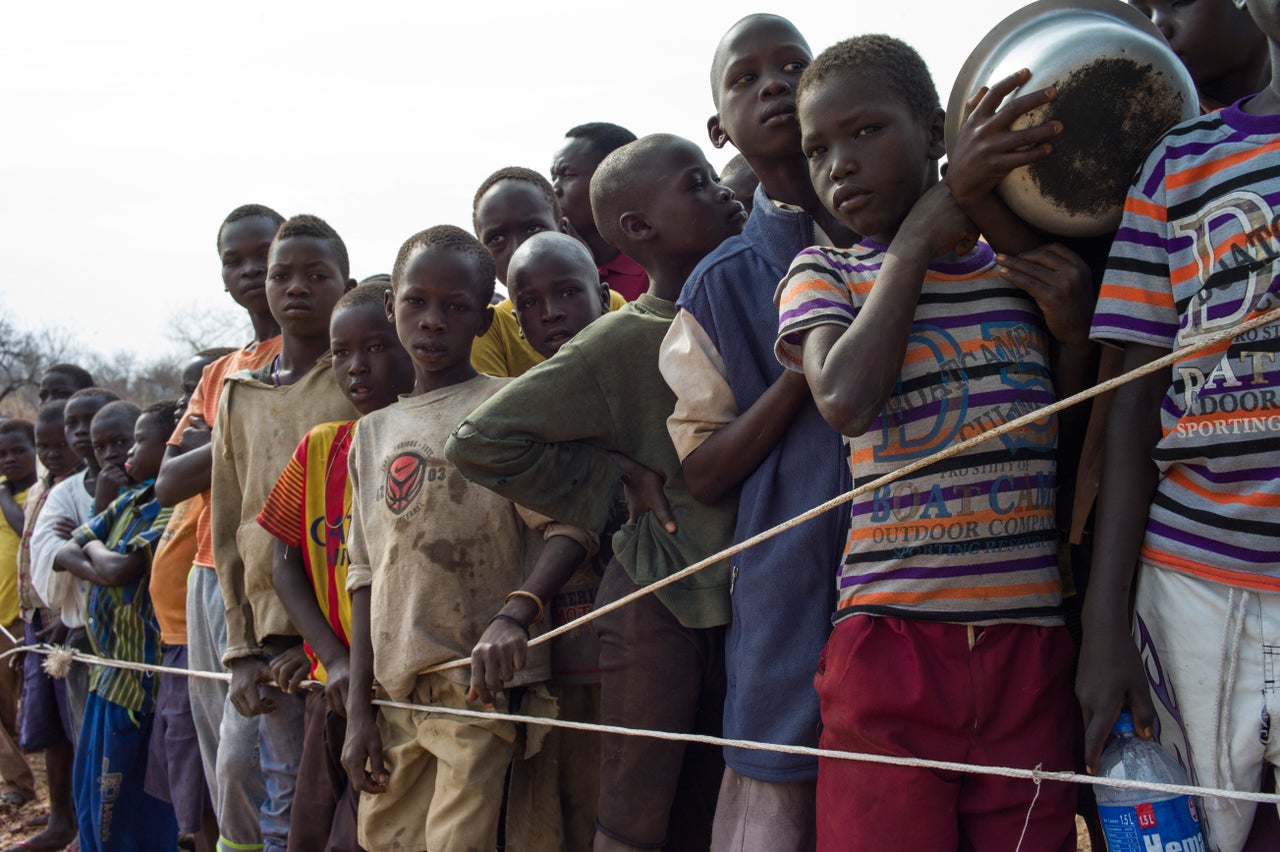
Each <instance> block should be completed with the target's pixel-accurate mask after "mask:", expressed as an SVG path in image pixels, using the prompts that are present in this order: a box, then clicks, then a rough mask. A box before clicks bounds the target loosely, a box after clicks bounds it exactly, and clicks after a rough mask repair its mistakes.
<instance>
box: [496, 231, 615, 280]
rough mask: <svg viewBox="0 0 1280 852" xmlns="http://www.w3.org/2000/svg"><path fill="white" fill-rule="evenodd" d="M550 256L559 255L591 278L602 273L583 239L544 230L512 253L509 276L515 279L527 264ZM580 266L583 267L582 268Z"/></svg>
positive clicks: (558, 256)
mask: <svg viewBox="0 0 1280 852" xmlns="http://www.w3.org/2000/svg"><path fill="white" fill-rule="evenodd" d="M549 257H557V258H560V259H562V260H564V261H565V262H566V263H568V264H571V265H572V266H573V268H574V269H575V270H576V271H581V273H582V274H583V275H584V276H585V277H587V278H588V279H589V280H594V279H597V278H598V277H599V274H600V273H599V272H598V271H597V269H596V262H595V260H594V259H593V258H592V257H591V251H590V249H588V248H587V247H586V246H585V245H583V244H582V241H581V240H576V239H574V238H573V237H570V236H568V235H567V234H562V233H560V232H559V231H542V232H541V233H537V234H534V235H533V236H532V237H530V238H529V239H527V240H525V241H524V242H523V243H521V245H520V247H519V248H518V249H516V251H515V254H513V255H511V265H510V267H508V269H507V276H508V278H510V279H511V280H512V281H514V280H515V279H516V277H517V276H518V275H519V274H520V271H521V270H522V269H523V268H524V267H525V266H527V265H529V264H533V263H538V262H539V261H541V260H544V259H546V258H549ZM579 267H581V269H580V270H579V269H578V268H579Z"/></svg>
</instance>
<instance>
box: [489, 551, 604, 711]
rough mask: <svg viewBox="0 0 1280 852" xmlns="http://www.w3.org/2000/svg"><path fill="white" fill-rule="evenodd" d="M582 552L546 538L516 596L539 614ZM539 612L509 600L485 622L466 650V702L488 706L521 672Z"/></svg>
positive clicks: (580, 557)
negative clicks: (468, 661)
mask: <svg viewBox="0 0 1280 852" xmlns="http://www.w3.org/2000/svg"><path fill="white" fill-rule="evenodd" d="M586 555H587V551H586V548H584V547H583V546H582V544H581V543H579V542H577V541H575V540H574V539H572V538H569V537H568V536H563V535H553V536H551V537H550V538H548V539H547V541H546V544H545V545H544V546H543V548H542V553H541V554H539V556H538V561H537V563H536V564H535V565H534V566H533V570H532V571H530V572H529V577H528V579H527V580H525V582H524V585H522V586H521V587H520V590H521V591H524V592H528V593H529V594H531V595H534V596H536V597H537V599H538V600H539V601H541V602H542V604H543V606H542V608H541V609H542V610H544V611H545V609H546V606H547V604H549V603H550V602H551V599H552V598H553V597H555V595H556V592H558V591H560V587H561V586H563V585H564V584H565V581H566V580H568V579H569V578H570V577H571V576H573V572H574V570H575V569H576V568H577V567H578V566H579V565H581V564H582V560H583V559H585V558H586ZM544 614H545V612H539V607H538V605H537V604H536V603H535V602H534V601H533V600H532V599H531V598H529V597H527V596H526V595H518V596H515V597H512V598H511V600H509V601H507V602H506V603H505V604H503V606H502V609H500V610H498V613H497V614H496V615H495V616H494V617H493V618H492V619H491V620H490V621H489V626H488V628H486V629H485V631H484V634H483V635H482V636H481V637H480V641H479V642H477V643H476V647H475V648H474V649H473V650H472V651H471V689H470V691H469V692H468V693H467V697H468V698H470V699H471V700H472V701H475V700H477V699H479V700H480V701H483V702H484V703H485V704H489V705H492V704H493V693H495V692H498V691H499V690H501V689H502V684H503V683H505V682H507V681H509V680H511V679H512V678H514V677H515V675H516V672H518V671H520V670H521V669H523V668H524V666H525V663H526V662H527V660H528V653H529V627H530V626H532V625H533V623H534V621H535V620H537V619H538V617H539V616H540V615H544Z"/></svg>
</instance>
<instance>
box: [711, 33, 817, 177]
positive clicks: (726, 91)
mask: <svg viewBox="0 0 1280 852" xmlns="http://www.w3.org/2000/svg"><path fill="white" fill-rule="evenodd" d="M726 39H727V41H725V42H722V43H721V46H720V48H719V49H718V50H717V51H716V58H715V61H714V63H715V64H714V68H715V71H716V76H715V84H714V85H715V86H716V92H717V95H718V101H717V103H718V107H717V112H716V115H714V116H712V118H711V120H710V121H709V122H708V124H707V129H708V131H709V132H710V135H711V141H712V143H713V144H715V146H716V147H717V148H719V147H722V146H723V145H724V144H725V143H726V142H730V143H732V144H733V145H734V147H736V148H737V149H738V150H739V151H741V152H742V155H743V156H744V157H746V158H747V159H748V160H750V159H753V158H756V157H783V156H789V155H795V154H797V153H798V152H799V150H800V130H799V126H798V125H797V124H796V94H795V93H796V84H797V83H799V82H800V74H801V73H802V72H803V71H804V69H805V68H807V67H808V66H809V63H810V62H811V61H813V55H812V54H811V53H810V52H809V47H808V45H806V44H805V42H804V39H803V38H801V36H800V34H799V33H798V32H796V30H795V28H794V27H792V26H790V25H789V24H787V23H786V22H785V21H781V20H777V19H773V18H766V19H764V20H760V21H753V22H748V23H745V24H744V25H743V26H742V28H741V29H739V30H738V31H737V32H736V33H731V34H730V35H728V36H726Z"/></svg>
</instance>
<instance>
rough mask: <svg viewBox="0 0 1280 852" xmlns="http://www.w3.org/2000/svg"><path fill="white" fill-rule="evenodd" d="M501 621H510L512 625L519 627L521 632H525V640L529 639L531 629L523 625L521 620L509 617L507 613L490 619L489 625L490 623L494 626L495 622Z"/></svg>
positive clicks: (512, 616) (501, 613)
mask: <svg viewBox="0 0 1280 852" xmlns="http://www.w3.org/2000/svg"><path fill="white" fill-rule="evenodd" d="M499 619H501V620H503V621H510V622H511V623H512V624H514V625H515V626H516V627H519V628H520V629H521V630H523V631H524V638H526V639H528V638H529V627H528V625H526V624H522V623H521V622H520V619H518V618H516V617H515V616H514V615H507V614H506V613H505V612H500V613H498V614H497V615H495V616H494V617H493V618H491V619H489V623H490V624H493V623H494V622H495V621H497V620H499Z"/></svg>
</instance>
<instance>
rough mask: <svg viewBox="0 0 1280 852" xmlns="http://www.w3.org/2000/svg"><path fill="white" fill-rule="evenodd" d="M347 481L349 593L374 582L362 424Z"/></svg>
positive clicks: (356, 433) (353, 439) (354, 435)
mask: <svg viewBox="0 0 1280 852" xmlns="http://www.w3.org/2000/svg"><path fill="white" fill-rule="evenodd" d="M347 481H348V482H350V483H351V526H350V528H349V529H348V530H347V593H348V594H350V593H351V592H354V591H355V590H356V589H364V588H368V587H369V586H370V585H372V584H373V569H372V567H371V562H370V560H369V547H368V543H367V541H366V540H365V535H364V519H363V517H362V514H363V513H362V512H361V510H360V507H361V506H362V505H363V504H364V500H362V499H361V495H360V487H361V486H360V424H359V423H357V424H356V427H355V431H354V432H353V433H352V435H351V451H350V452H349V453H348V454H347Z"/></svg>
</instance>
